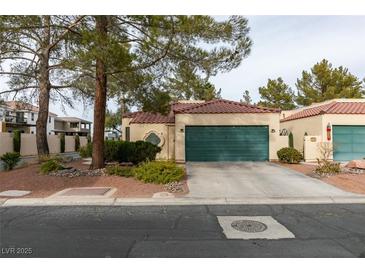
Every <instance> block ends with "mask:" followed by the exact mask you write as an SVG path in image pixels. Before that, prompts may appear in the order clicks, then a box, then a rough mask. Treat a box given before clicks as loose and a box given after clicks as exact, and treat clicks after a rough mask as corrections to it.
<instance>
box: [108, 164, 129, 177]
mask: <svg viewBox="0 0 365 274" xmlns="http://www.w3.org/2000/svg"><path fill="white" fill-rule="evenodd" d="M105 171H106V174H108V175H116V176H122V177H133V176H134V168H133V167H121V166H118V165H112V166H107V167H106V168H105Z"/></svg>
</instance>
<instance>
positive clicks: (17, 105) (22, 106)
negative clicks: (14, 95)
mask: <svg viewBox="0 0 365 274" xmlns="http://www.w3.org/2000/svg"><path fill="white" fill-rule="evenodd" d="M4 103H5V105H6V106H7V107H8V108H10V109H12V110H28V111H32V112H38V111H39V108H38V107H37V106H34V105H32V104H29V103H25V102H21V101H5V102H4ZM48 113H49V115H51V116H57V114H55V113H53V112H50V111H49V112H48Z"/></svg>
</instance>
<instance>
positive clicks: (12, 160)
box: [0, 152, 20, 170]
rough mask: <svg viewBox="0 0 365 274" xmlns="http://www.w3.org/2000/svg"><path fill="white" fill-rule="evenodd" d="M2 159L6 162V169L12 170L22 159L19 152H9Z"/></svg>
mask: <svg viewBox="0 0 365 274" xmlns="http://www.w3.org/2000/svg"><path fill="white" fill-rule="evenodd" d="M0 159H1V160H2V161H3V162H4V164H5V170H12V169H13V168H14V167H15V166H16V164H17V163H18V162H19V161H20V154H19V152H7V153H5V154H4V155H3V156H1V157H0Z"/></svg>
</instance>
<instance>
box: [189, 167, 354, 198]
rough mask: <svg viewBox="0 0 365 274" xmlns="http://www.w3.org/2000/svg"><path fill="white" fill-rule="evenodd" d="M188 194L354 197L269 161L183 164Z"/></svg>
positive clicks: (195, 195)
mask: <svg viewBox="0 0 365 274" xmlns="http://www.w3.org/2000/svg"><path fill="white" fill-rule="evenodd" d="M186 168H187V174H188V186H189V189H190V193H189V194H188V196H189V197H196V198H198V197H199V198H300V197H302V198H308V197H343V196H358V195H356V194H353V193H349V192H345V191H343V190H341V189H339V188H336V187H334V186H331V185H329V184H326V183H324V182H322V181H320V180H317V179H314V178H311V177H308V176H306V175H304V174H301V173H298V172H296V171H293V170H290V169H287V168H284V167H281V166H279V165H276V164H273V163H269V162H237V163H236V162H229V163H228V162H219V163H187V164H186Z"/></svg>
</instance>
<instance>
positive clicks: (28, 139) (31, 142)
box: [20, 134, 37, 156]
mask: <svg viewBox="0 0 365 274" xmlns="http://www.w3.org/2000/svg"><path fill="white" fill-rule="evenodd" d="M20 155H22V156H30V155H37V144H36V135H35V134H21V145H20Z"/></svg>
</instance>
